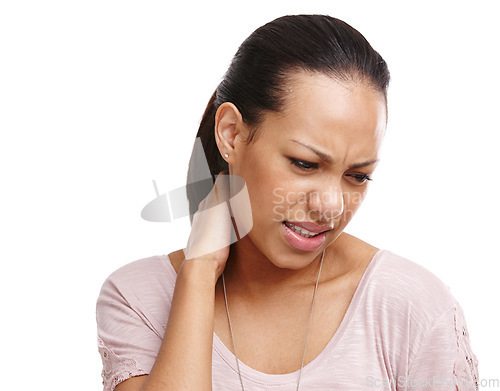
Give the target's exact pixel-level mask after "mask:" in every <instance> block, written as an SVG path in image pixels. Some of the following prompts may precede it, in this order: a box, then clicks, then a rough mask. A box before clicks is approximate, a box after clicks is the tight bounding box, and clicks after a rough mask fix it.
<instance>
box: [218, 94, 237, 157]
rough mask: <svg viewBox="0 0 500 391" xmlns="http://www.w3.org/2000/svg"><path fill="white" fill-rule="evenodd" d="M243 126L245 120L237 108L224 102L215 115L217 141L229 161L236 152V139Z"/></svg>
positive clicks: (221, 151)
mask: <svg viewBox="0 0 500 391" xmlns="http://www.w3.org/2000/svg"><path fill="white" fill-rule="evenodd" d="M242 126H243V118H242V116H241V113H240V111H239V110H238V109H237V107H236V106H235V105H234V104H232V103H231V102H224V103H223V104H221V105H220V106H219V108H218V109H217V113H216V114H215V141H216V142H217V147H218V148H219V151H220V154H221V155H222V156H224V154H226V153H227V154H228V155H229V156H230V157H229V158H226V157H224V160H226V161H228V159H230V158H231V156H232V153H233V152H234V139H235V138H236V135H237V134H238V132H239V131H240V130H241V128H242Z"/></svg>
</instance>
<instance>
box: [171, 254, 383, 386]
mask: <svg viewBox="0 0 500 391" xmlns="http://www.w3.org/2000/svg"><path fill="white" fill-rule="evenodd" d="M385 251H386V250H385V249H379V250H378V251H377V252H376V253H375V254H374V256H373V257H372V259H371V260H370V262H369V263H368V266H367V267H366V269H365V271H364V272H363V275H362V277H361V279H360V281H359V283H358V286H357V287H356V290H355V291H354V295H353V296H352V299H351V302H350V303H349V306H348V307H347V311H346V313H345V314H344V317H343V318H342V321H341V323H340V325H339V327H338V328H337V331H336V332H335V334H334V335H333V337H332V338H331V339H330V341H328V343H327V344H326V346H325V348H324V349H323V350H322V351H321V352H320V353H319V354H318V355H317V356H316V357H315V358H314V359H313V360H312V361H311V362H309V363H308V364H307V365H305V366H304V367H303V368H302V378H305V377H307V376H308V375H309V374H311V373H312V372H314V371H315V370H316V369H317V368H318V367H319V365H318V364H320V362H321V361H323V359H324V358H325V357H327V356H328V355H329V353H331V351H332V350H334V349H335V347H336V346H337V345H338V344H339V341H340V340H341V339H342V337H343V335H344V334H345V332H346V330H347V329H348V326H349V323H350V322H351V320H352V318H353V317H354V315H355V313H356V311H357V309H358V307H359V302H360V301H361V298H362V297H363V294H364V292H365V290H366V289H365V288H366V286H367V285H368V281H369V280H370V277H371V275H372V274H373V271H374V269H375V266H376V265H377V264H378V261H379V259H380V258H381V256H382V254H383V253H384V252H385ZM165 258H166V259H167V261H168V262H167V263H168V264H169V265H170V269H171V270H172V271H173V273H174V275H177V273H176V272H175V269H174V267H173V265H172V264H171V262H170V258H169V257H168V255H165ZM213 349H214V350H215V352H216V353H217V354H218V355H219V357H220V358H221V359H222V360H223V361H225V362H226V364H227V365H228V366H229V367H230V368H231V369H232V370H233V371H234V372H235V373H236V374H237V373H238V369H237V367H236V356H235V355H234V354H233V353H232V352H231V351H230V350H229V349H228V348H227V346H226V345H224V343H223V342H222V341H221V339H220V338H219V336H218V335H217V334H216V333H215V331H214V333H213ZM238 362H239V366H240V371H241V376H242V378H244V379H246V381H249V382H254V383H259V382H266V384H269V385H278V384H281V385H283V384H287V383H295V382H296V381H297V377H298V375H299V371H300V370H296V371H294V372H290V373H284V374H271V373H264V372H260V371H258V370H256V369H254V368H252V367H250V366H248V365H246V364H245V363H244V362H242V361H241V360H239V359H238Z"/></svg>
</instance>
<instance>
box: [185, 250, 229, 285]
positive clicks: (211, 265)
mask: <svg viewBox="0 0 500 391" xmlns="http://www.w3.org/2000/svg"><path fill="white" fill-rule="evenodd" d="M177 278H178V279H179V278H181V279H183V280H184V279H186V280H189V281H196V282H197V283H198V284H203V283H207V284H210V285H211V286H213V287H215V284H216V282H217V279H218V278H219V275H218V262H216V261H214V260H212V259H208V258H202V257H200V258H194V259H188V260H186V259H185V260H184V261H183V262H182V264H181V267H180V268H179V272H178V273H177Z"/></svg>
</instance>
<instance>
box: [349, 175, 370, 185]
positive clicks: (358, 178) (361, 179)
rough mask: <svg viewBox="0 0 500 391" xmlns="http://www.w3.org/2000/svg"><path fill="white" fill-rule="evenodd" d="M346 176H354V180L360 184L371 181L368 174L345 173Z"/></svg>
mask: <svg viewBox="0 0 500 391" xmlns="http://www.w3.org/2000/svg"><path fill="white" fill-rule="evenodd" d="M346 176H348V177H351V178H354V180H355V181H356V182H357V183H359V184H360V185H362V184H363V183H365V182H366V181H373V179H372V178H371V177H370V175H368V174H346Z"/></svg>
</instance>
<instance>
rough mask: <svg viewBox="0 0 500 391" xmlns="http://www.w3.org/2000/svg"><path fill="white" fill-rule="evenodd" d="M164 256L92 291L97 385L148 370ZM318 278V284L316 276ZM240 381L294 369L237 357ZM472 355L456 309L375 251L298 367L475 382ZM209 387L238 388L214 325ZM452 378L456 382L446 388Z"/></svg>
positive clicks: (421, 382) (163, 287)
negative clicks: (263, 368) (326, 335)
mask: <svg viewBox="0 0 500 391" xmlns="http://www.w3.org/2000/svg"><path fill="white" fill-rule="evenodd" d="M176 276H177V275H176V272H175V270H174V268H173V267H172V264H171V263H170V260H169V258H168V256H167V255H157V256H152V257H148V258H144V259H140V260H137V261H135V262H132V263H130V264H128V265H126V266H124V267H122V268H120V269H118V270H116V271H115V272H114V273H112V274H111V275H110V276H109V277H108V279H107V280H106V281H105V282H104V284H103V286H102V289H101V292H100V295H99V298H98V300H97V330H98V348H99V352H100V354H101V357H102V361H103V371H102V377H103V384H104V390H105V391H112V390H113V389H114V387H115V386H116V385H117V384H118V383H120V382H121V381H123V380H126V379H128V378H129V377H131V376H137V375H142V374H148V373H149V372H150V371H151V368H152V366H153V364H154V362H155V359H156V355H157V353H158V350H159V348H160V345H161V342H162V338H163V335H164V333H165V328H166V325H167V320H168V315H169V312H170V305H171V301H172V296H173V292H174V287H175V281H176ZM320 287H321V285H320ZM239 366H240V370H241V373H242V378H243V384H244V386H245V390H248V391H250V390H279V391H289V390H290V391H292V390H294V391H295V390H296V387H297V379H298V375H299V371H296V372H293V373H287V374H283V375H273V374H266V373H262V372H259V371H256V370H255V369H252V368H250V367H248V366H247V365H245V364H244V363H243V362H241V361H240V363H239ZM478 380H479V376H478V361H477V358H476V356H475V355H474V353H473V352H472V350H471V347H470V343H469V334H468V331H467V326H466V323H465V319H464V314H463V311H462V308H461V307H460V305H459V303H458V302H457V301H456V300H455V298H454V297H453V295H452V294H451V293H450V290H449V288H448V287H447V286H446V285H445V284H444V283H443V282H442V281H441V280H440V279H438V278H437V277H436V276H435V275H434V274H432V273H431V272H430V271H429V270H427V269H425V268H424V267H422V266H420V265H418V264H417V263H414V262H412V261H410V260H408V259H406V258H403V257H401V256H399V255H397V254H395V253H392V252H391V251H389V250H384V249H381V250H379V251H378V252H377V253H376V254H375V256H374V257H373V259H372V260H371V262H370V264H369V265H368V267H367V269H366V270H365V273H364V275H363V277H362V279H361V281H360V283H359V285H358V287H357V289H356V292H355V293H354V296H353V298H352V300H351V303H350V305H349V308H348V309H347V312H346V314H345V316H344V318H343V320H342V323H341V324H340V327H339V328H338V330H337V332H336V333H335V335H334V336H333V338H332V339H331V340H330V341H329V343H328V344H327V346H326V347H325V348H324V350H323V351H322V352H321V353H320V354H319V355H318V356H317V357H316V358H315V359H314V360H313V361H312V362H310V363H309V364H308V365H306V366H304V368H303V369H302V375H301V380H300V389H301V390H304V391H306V390H321V391H325V390H342V391H349V390H376V391H380V390H398V391H399V390H433V391H435V390H447V391H448V390H454V391H455V390H478V389H479V388H478V386H477V383H478ZM212 384H213V388H212V389H213V390H214V391H218V390H228V391H235V390H240V389H241V385H240V380H239V377H238V372H237V367H236V359H235V356H234V355H233V354H232V353H231V351H230V350H229V349H228V348H227V347H226V346H225V345H224V344H223V343H222V342H221V340H220V339H219V338H218V337H217V335H216V334H215V333H214V338H213V350H212ZM456 386H458V387H456Z"/></svg>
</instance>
